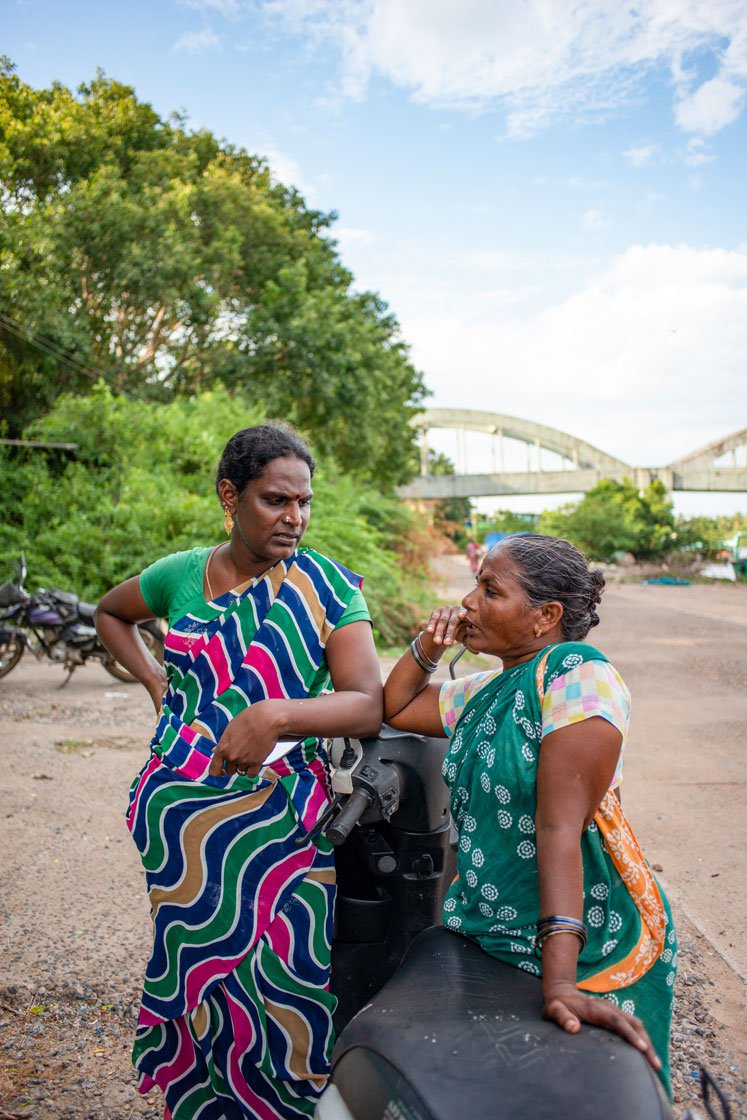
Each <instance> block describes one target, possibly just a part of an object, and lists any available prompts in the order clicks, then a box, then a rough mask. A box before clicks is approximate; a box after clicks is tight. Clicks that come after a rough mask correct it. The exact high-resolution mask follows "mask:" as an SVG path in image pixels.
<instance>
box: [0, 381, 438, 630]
mask: <svg viewBox="0 0 747 1120" xmlns="http://www.w3.org/2000/svg"><path fill="white" fill-rule="evenodd" d="M262 419H263V416H262V415H261V413H260V411H259V410H258V409H257V408H256V407H254V406H252V405H251V404H249V403H247V401H246V399H245V398H244V397H243V396H241V395H240V394H238V393H230V392H229V391H227V390H226V389H223V388H220V389H215V390H213V391H211V392H208V393H204V394H202V395H200V396H198V397H195V398H193V399H192V400H187V399H185V398H177V399H175V400H173V401H172V402H171V403H168V404H161V405H158V406H153V405H151V404H146V403H144V402H140V401H135V400H132V399H128V398H125V397H121V396H118V395H116V394H114V393H113V392H112V391H111V389H110V388H109V387H108V386H106V385H104V384H103V383H101V384H99V385H97V386H96V387H95V388H94V391H93V392H92V393H90V394H89V395H88V396H86V397H70V396H68V397H63V398H61V399H60V400H59V402H58V404H57V405H56V407H55V408H54V409H53V410H52V411H51V412H50V413H49V414H48V415H47V416H46V417H45V418H44V419H43V420H40V421H38V422H37V423H36V424H34V425H32V426H31V427H30V428H29V429H28V430H27V431H26V433H25V434H26V436H27V437H29V438H32V439H36V440H39V441H42V440H43V441H48V442H68V443H70V442H72V443H77V444H78V449H77V450H76V451H75V452H74V454H72V455H71V454H70V453H67V452H60V451H55V450H51V449H50V450H43V449H29V450H14V449H10V448H7V447H6V448H3V447H0V581H1V580H2V579H4V578H5V577H6V573H7V574H8V575H9V574H10V572H11V571H12V567H13V564H14V563H15V561H16V560H17V559H18V556H19V555H20V553H21V552H24V553H25V555H26V560H27V563H28V569H29V579H28V584H29V587H30V588H35V587H37V586H40V585H42V586H56V587H61V588H63V589H65V590H69V591H75V592H76V593H77V594H79V595H80V596H81V597H83V598H85V599H88V600H90V601H95V600H96V599H98V598H99V597H100V596H101V595H102V594H103V592H104V591H105V590H106V589H107V588H108V587H111V586H112V585H113V584H115V583H118V582H119V581H120V580H122V579H126V578H128V577H129V576H132V575H135V574H137V573H138V572H140V571H141V570H142V569H143V568H144V567H145V566H146V565H147V564H149V563H151V562H152V561H153V560H156V559H158V557H160V556H164V555H166V554H168V553H170V552H175V551H178V550H179V549H185V548H192V547H193V546H195V545H197V544H201V545H210V544H213V543H218V542H219V541H220V540H221V539H222V533H223V528H222V517H223V515H222V511H221V508H220V505H219V502H218V499H217V497H216V494H215V469H216V466H217V463H218V460H219V458H220V454H221V451H222V450H223V447H224V445H225V443H226V441H227V440H228V438H229V437H230V436H231V435H232V434H233V433H234V432H235V431H237V430H238V429H239V428H243V427H247V426H249V425H251V424H255V423H258V422H261V421H262ZM314 492H315V497H314V506H313V514H312V520H311V525H310V528H309V531H308V533H307V535H306V537H305V538H304V543H305V544H308V545H311V546H313V547H315V548H318V549H319V550H320V551H321V552H324V553H326V554H328V555H330V556H332V557H333V558H334V559H336V560H339V561H340V562H341V563H344V564H345V565H347V566H348V567H350V568H351V569H353V570H354V571H356V572H359V573H360V574H361V575H363V576H364V578H365V584H364V592H365V595H366V599H367V601H368V604H369V607H370V610H371V614H372V616H373V618H374V623H375V629H376V633H377V638H378V640H379V641H380V642H382V643H383V644H385V645H394V644H397V643H401V642H402V641H403V640H404V639H405V638H407V637H408V636H409V635H410V633H411V630H412V628H413V626H414V624H415V619H416V617H417V616H418V615H419V614H420V612H421V610H422V607H423V604H424V601H425V599H426V597H427V594H428V589H427V582H426V577H427V566H426V560H427V546H424V544H423V541H424V538H425V537H426V536H427V534H426V532H425V530H424V528H423V523H422V521H421V519H420V518H419V517H418V516H417V515H415V514H414V513H411V512H410V511H408V510H406V509H404V508H403V507H402V505H401V504H400V503H399V502H398V501H397V500H396V499H395V498H393V497H387V496H386V495H382V494H380V493H378V492H377V491H376V490H374V488H373V487H372V486H371V485H370V484H368V483H365V482H361V481H360V480H356V479H355V478H354V477H353V476H351V475H350V474H349V473H347V472H346V473H343V472H341V471H340V469H339V467H337V465H336V464H335V462H334V460H333V459H331V458H330V457H329V456H328V455H326V454H324V455H322V456H321V457H320V458H319V465H318V468H317V473H316V475H315V477H314ZM406 555H407V556H408V559H409V560H410V561H412V560H413V557H414V558H415V560H416V563H414V564H411V565H410V566H409V567H408V566H403V557H405V556H406Z"/></svg>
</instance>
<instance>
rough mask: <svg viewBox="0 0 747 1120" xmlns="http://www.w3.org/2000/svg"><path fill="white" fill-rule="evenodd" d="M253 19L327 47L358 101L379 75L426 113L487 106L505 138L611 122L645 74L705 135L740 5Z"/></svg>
mask: <svg viewBox="0 0 747 1120" xmlns="http://www.w3.org/2000/svg"><path fill="white" fill-rule="evenodd" d="M263 10H264V12H265V14H266V15H267V16H269V17H270V18H274V19H280V20H281V21H282V22H283V24H284V26H285V28H286V29H288V30H290V31H291V32H292V33H296V34H301V35H304V36H306V37H308V38H309V39H310V40H311V41H312V43H319V42H320V41H323V40H326V41H332V42H333V43H334V44H335V45H336V47H337V49H338V51H339V53H340V58H341V72H340V78H339V85H340V91H341V93H342V95H343V96H345V97H349V98H361V97H362V96H363V94H364V92H365V89H366V86H367V84H368V82H369V80H370V79H371V77H373V76H374V75H381V76H383V77H385V78H387V79H388V80H390V81H391V82H393V83H394V84H395V85H398V86H400V87H403V88H405V89H409V90H410V91H411V93H412V96H413V97H414V99H415V100H417V101H421V102H424V103H427V104H431V105H440V106H452V107H458V108H459V107H461V108H474V107H482V106H485V105H487V104H491V103H493V104H498V105H499V106H501V107H502V108H503V109H504V110H505V112H506V123H507V134H508V135H509V136H524V135H528V134H530V133H533V132H536V131H537V130H539V129H541V128H543V127H546V126H547V125H548V124H550V123H551V122H552V121H555V120H558V119H563V118H570V119H574V120H582V121H583V120H585V119H587V118H589V117H590V116H599V115H604V114H609V113H610V112H614V111H616V110H618V109H619V107H620V105H621V104H623V103H626V102H630V101H631V100H632V99H636V98H640V96H641V91H642V86H643V79H645V77H646V76H647V74H648V73H649V72H650V70H651V68H652V67H654V66H664V67H666V68H667V70H668V72H669V73H670V74H671V76H672V79H673V82H674V85H675V93H676V119H677V121H678V123H679V124H680V126H681V127H682V128H683V129H685V130H687V131H695V132H703V133H705V134H710V133H712V132H715V131H717V130H718V129H719V128H722V127H724V125H725V124H728V123H730V122H731V121H732V120H734V118H735V115H736V114H737V113H738V112H739V111H740V108H741V105H742V103H743V92H744V91H743V86H744V83H745V82H746V81H747V6H746V5H745V4H744V3H743V0H710V2H709V3H708V5H705V4H703V3H702V0H677V2H676V3H674V2H673V0H647V2H646V3H645V4H641V5H631V4H620V3H619V2H618V0H586V2H585V3H582V4H579V3H577V2H576V0H553V3H551V4H548V3H546V2H545V0H525V2H524V3H522V4H516V3H513V2H512V0H461V2H460V3H459V4H455V3H453V0H408V2H407V3H403V2H402V0H264V2H263ZM706 52H709V53H710V56H711V60H712V62H713V63H714V65H715V67H716V70H717V72H716V74H715V76H712V77H711V78H709V80H708V81H705V82H703V83H702V84H698V81H699V79H698V74H697V70H696V69H695V67H694V64H693V60H694V59H695V57H696V55H697V56H698V57H701V56H702V55H703V54H704V53H706Z"/></svg>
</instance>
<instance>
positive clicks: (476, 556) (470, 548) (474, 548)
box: [466, 539, 480, 575]
mask: <svg viewBox="0 0 747 1120" xmlns="http://www.w3.org/2000/svg"><path fill="white" fill-rule="evenodd" d="M466 553H467V561H468V562H469V566H470V571H471V572H472V574H473V575H477V570H478V568H479V567H480V546H479V544H478V543H477V541H476V540H472V539H470V540H468V541H467V548H466Z"/></svg>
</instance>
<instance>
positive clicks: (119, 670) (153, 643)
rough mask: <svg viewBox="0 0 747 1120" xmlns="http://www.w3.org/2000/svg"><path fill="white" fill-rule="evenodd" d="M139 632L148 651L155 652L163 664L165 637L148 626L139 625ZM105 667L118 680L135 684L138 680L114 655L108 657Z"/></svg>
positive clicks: (154, 654)
mask: <svg viewBox="0 0 747 1120" xmlns="http://www.w3.org/2000/svg"><path fill="white" fill-rule="evenodd" d="M138 632H139V634H140V637H141V638H142V639H143V642H144V643H145V648H146V649H147V650H148V652H149V653H152V654H153V656H154V657H155V659H156V661H157V662H158V663H159V665H163V638H162V637H161V635H160V634H156V633H154V630H153V629H151V628H150V627H147V626H138ZM104 668H105V669H106V671H107V673H111V675H112V676H113V677H116V679H117V680H118V681H123V682H124V683H125V684H135V683H136V682H137V677H133V675H132V673H128V671H127V669H125V667H124V665H120V664H119V662H118V661H115V659H114V658H113V657H108V658H107V659H106V661H105V662H104Z"/></svg>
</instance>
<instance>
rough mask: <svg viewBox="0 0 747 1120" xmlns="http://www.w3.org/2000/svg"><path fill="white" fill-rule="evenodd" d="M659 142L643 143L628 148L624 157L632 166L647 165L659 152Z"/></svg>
mask: <svg viewBox="0 0 747 1120" xmlns="http://www.w3.org/2000/svg"><path fill="white" fill-rule="evenodd" d="M658 151H659V145H658V144H641V145H640V146H639V147H633V148H628V149H627V150H626V151H624V152H623V157H624V158H625V159H626V160H627V161H628V163H629V164H630V165H631V166H632V167H645V166H646V164H648V163H651V161H652V159H653V158H654V156H656V155H657V154H658Z"/></svg>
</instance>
